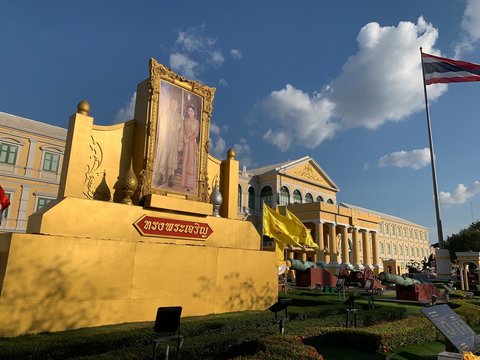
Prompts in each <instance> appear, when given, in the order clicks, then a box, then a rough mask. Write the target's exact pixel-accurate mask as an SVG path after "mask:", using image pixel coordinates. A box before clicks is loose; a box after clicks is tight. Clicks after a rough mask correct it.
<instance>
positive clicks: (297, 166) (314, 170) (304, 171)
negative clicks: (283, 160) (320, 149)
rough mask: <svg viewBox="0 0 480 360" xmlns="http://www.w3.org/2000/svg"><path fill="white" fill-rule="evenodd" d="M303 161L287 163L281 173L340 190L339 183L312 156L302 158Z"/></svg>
mask: <svg viewBox="0 0 480 360" xmlns="http://www.w3.org/2000/svg"><path fill="white" fill-rule="evenodd" d="M300 160H303V161H299V162H291V163H289V164H286V165H285V166H284V167H283V169H280V171H279V172H280V173H283V174H285V175H287V176H289V177H291V178H294V179H298V180H302V181H305V182H309V183H313V184H315V185H319V186H321V187H324V188H328V189H331V190H334V191H338V190H339V189H338V187H337V185H336V184H335V183H334V182H333V180H332V179H330V177H329V176H328V175H327V173H326V172H325V171H324V170H323V169H322V168H321V167H320V165H318V164H317V162H316V161H315V160H313V159H312V158H310V157H307V158H303V159H300Z"/></svg>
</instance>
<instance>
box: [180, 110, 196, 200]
mask: <svg viewBox="0 0 480 360" xmlns="http://www.w3.org/2000/svg"><path fill="white" fill-rule="evenodd" d="M183 128H184V130H183V162H182V186H183V189H184V190H186V191H192V189H193V188H194V187H195V186H196V180H197V154H198V146H197V137H198V134H199V132H200V122H199V121H198V120H197V114H196V112H195V108H194V107H193V105H189V106H188V107H187V116H186V118H185V120H184V123H183Z"/></svg>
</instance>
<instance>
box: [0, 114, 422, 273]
mask: <svg viewBox="0 0 480 360" xmlns="http://www.w3.org/2000/svg"><path fill="white" fill-rule="evenodd" d="M66 134H67V130H66V129H63V128H59V127H56V126H52V125H48V124H45V123H41V122H38V121H34V120H30V119H26V118H23V117H19V116H14V115H11V114H7V113H2V112H0V185H1V186H2V187H3V188H4V190H5V191H6V193H7V196H9V198H10V201H11V206H10V207H9V208H8V210H7V211H5V212H4V214H3V219H2V223H1V225H0V232H25V229H26V222H27V218H28V216H29V215H31V214H33V213H34V212H35V211H37V210H39V209H40V208H42V207H43V206H45V205H46V204H48V203H49V202H50V201H52V200H54V199H56V198H57V196H58V187H59V180H60V174H61V167H62V162H63V154H64V149H65V141H66ZM339 191H340V189H339V187H338V186H337V185H336V184H335V182H334V181H333V180H332V179H331V178H330V177H329V176H328V174H327V173H326V172H325V171H324V170H323V169H322V168H321V167H320V165H319V164H318V163H317V162H316V161H315V160H314V159H313V158H311V157H308V156H306V157H303V158H301V159H297V160H293V161H287V162H283V163H280V164H274V165H269V166H264V167H261V168H258V169H251V170H248V171H247V169H246V168H243V169H241V170H240V171H239V185H238V218H239V219H243V220H248V221H252V222H253V223H254V224H255V226H256V228H257V230H258V231H259V233H261V231H262V228H261V220H262V204H263V202H266V203H268V204H270V206H272V207H275V206H276V205H279V210H280V211H284V208H285V207H288V209H289V210H291V211H292V212H294V213H295V214H296V215H297V216H298V217H299V218H300V219H301V220H302V221H303V222H304V224H305V225H306V226H307V227H308V228H309V229H310V230H311V232H312V235H313V237H314V239H315V241H316V242H317V244H318V246H319V249H318V250H314V249H308V248H289V249H288V257H293V258H296V259H303V260H309V261H323V262H325V263H327V264H329V266H330V267H331V268H338V267H340V266H344V265H346V264H352V265H360V264H361V265H368V266H371V267H372V268H374V269H376V271H380V270H382V269H384V270H385V271H389V272H392V273H395V274H402V273H404V272H406V265H407V263H408V262H413V261H416V262H420V261H421V260H422V259H423V258H424V257H428V255H429V254H430V246H429V242H428V229H426V228H425V227H422V226H420V225H417V224H414V223H412V222H410V221H408V220H405V219H402V218H399V217H395V216H391V215H387V214H382V213H379V212H377V211H374V210H369V209H365V208H361V207H358V206H354V205H350V204H346V203H343V202H338V201H337V193H338V192H339ZM225 195H226V194H224V196H225ZM264 249H266V250H268V249H273V242H272V241H271V240H268V239H264Z"/></svg>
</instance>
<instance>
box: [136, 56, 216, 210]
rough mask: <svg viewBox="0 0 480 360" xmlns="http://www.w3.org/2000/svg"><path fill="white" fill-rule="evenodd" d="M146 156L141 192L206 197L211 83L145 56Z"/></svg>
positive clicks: (196, 198) (211, 101) (206, 198)
mask: <svg viewBox="0 0 480 360" xmlns="http://www.w3.org/2000/svg"><path fill="white" fill-rule="evenodd" d="M149 86H150V89H149V94H150V101H149V111H148V119H147V125H146V129H145V131H146V136H147V155H146V162H145V168H144V169H143V173H142V176H141V179H140V184H141V190H140V193H141V196H145V195H147V194H152V193H153V194H163V195H167V194H169V193H172V194H175V195H176V196H178V195H181V196H184V198H186V199H192V200H196V201H203V202H208V201H209V199H208V177H207V160H208V146H209V138H208V137H209V127H210V117H211V114H212V109H213V96H214V93H215V88H211V87H208V86H205V85H202V84H201V83H199V82H198V81H192V80H189V79H187V78H185V77H183V76H180V75H178V74H176V73H175V72H173V71H172V70H171V69H169V68H167V67H165V66H163V65H161V64H159V63H158V62H157V61H155V60H154V59H151V60H150V79H149Z"/></svg>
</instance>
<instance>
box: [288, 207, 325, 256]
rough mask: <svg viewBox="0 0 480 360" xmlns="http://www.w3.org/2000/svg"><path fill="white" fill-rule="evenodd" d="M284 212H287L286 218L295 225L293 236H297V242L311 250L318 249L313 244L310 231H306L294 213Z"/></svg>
mask: <svg viewBox="0 0 480 360" xmlns="http://www.w3.org/2000/svg"><path fill="white" fill-rule="evenodd" d="M285 210H287V217H288V218H289V219H290V220H292V221H293V222H294V223H295V224H296V225H297V228H296V233H295V236H298V242H299V243H300V244H305V245H308V246H310V247H312V248H318V245H317V244H315V241H314V240H313V237H312V234H311V233H310V229H308V228H307V227H306V226H305V225H304V224H303V223H302V221H301V220H300V219H299V218H298V217H296V216H295V214H294V213H292V212H291V211H288V209H285Z"/></svg>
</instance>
